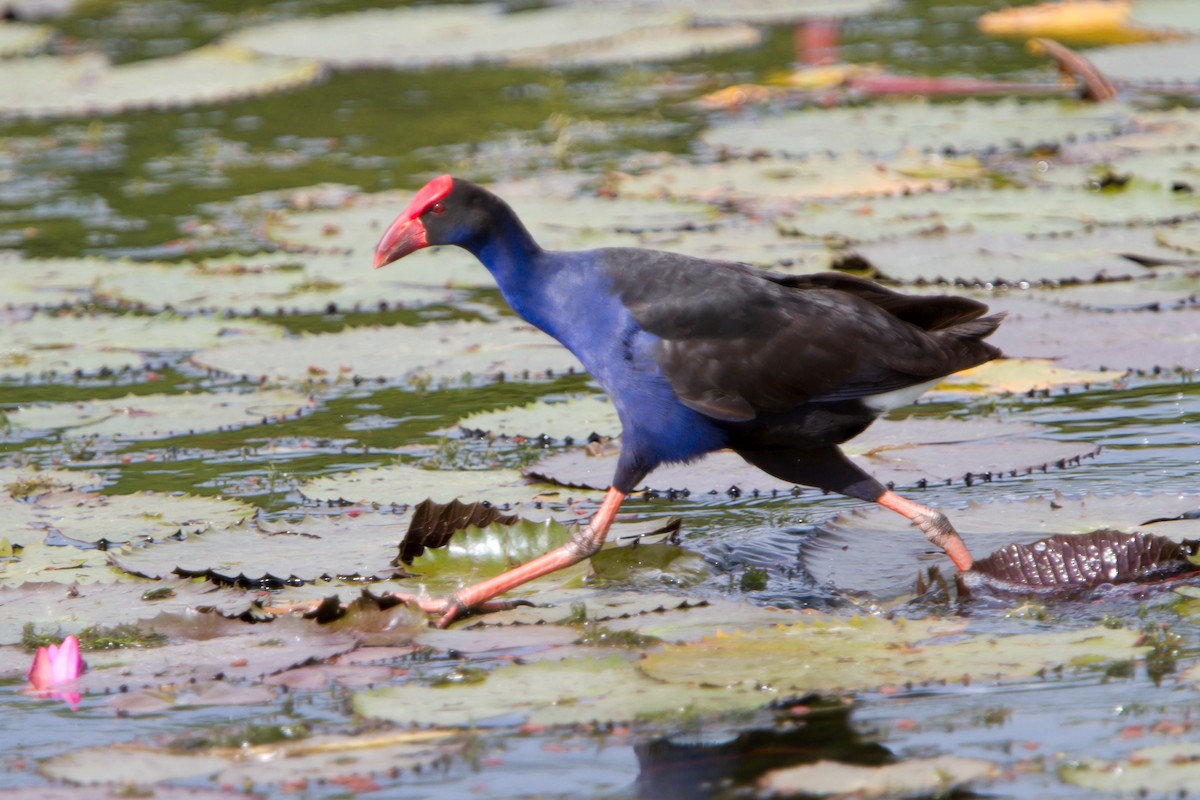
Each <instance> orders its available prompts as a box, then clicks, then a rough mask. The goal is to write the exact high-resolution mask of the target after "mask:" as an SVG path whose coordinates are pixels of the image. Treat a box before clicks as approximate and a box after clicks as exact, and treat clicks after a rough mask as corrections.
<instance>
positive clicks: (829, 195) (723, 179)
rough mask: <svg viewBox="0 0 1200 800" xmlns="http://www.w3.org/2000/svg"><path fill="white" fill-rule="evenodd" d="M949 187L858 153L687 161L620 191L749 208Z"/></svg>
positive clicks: (626, 180) (625, 181)
mask: <svg viewBox="0 0 1200 800" xmlns="http://www.w3.org/2000/svg"><path fill="white" fill-rule="evenodd" d="M944 188H946V183H945V181H941V180H937V179H926V178H910V177H907V176H905V175H902V174H900V173H899V172H897V171H895V170H893V169H891V168H889V167H887V166H884V165H880V164H878V163H876V162H875V161H872V160H868V159H865V158H863V157H862V156H858V155H844V156H841V157H829V156H819V157H818V156H814V157H812V158H808V159H805V160H790V159H778V158H775V159H773V158H765V159H759V160H754V161H747V160H738V161H725V162H721V163H718V164H703V165H698V164H691V163H688V162H684V161H682V160H680V161H678V162H676V163H673V164H668V165H665V166H661V167H659V168H658V169H655V170H654V171H653V172H648V173H646V174H644V175H638V176H624V177H622V178H621V180H620V182H619V183H618V184H617V189H618V191H619V192H620V194H621V195H624V196H630V197H672V198H676V199H680V200H692V201H702V202H706V203H717V204H736V205H739V206H744V207H749V208H760V207H772V206H776V207H778V206H782V207H789V206H790V207H796V206H798V205H799V204H802V203H807V202H812V201H816V200H831V199H838V198H846V197H870V196H878V195H893V194H904V193H910V192H923V191H930V190H935V189H944Z"/></svg>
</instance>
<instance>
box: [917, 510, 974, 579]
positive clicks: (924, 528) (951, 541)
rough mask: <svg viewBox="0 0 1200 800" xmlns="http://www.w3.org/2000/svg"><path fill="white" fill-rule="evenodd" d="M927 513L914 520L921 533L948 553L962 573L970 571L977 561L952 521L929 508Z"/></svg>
mask: <svg viewBox="0 0 1200 800" xmlns="http://www.w3.org/2000/svg"><path fill="white" fill-rule="evenodd" d="M925 511H926V512H927V513H921V514H918V515H917V516H915V517H913V518H912V521H913V522H914V523H915V524H916V525H918V526H919V527H920V528H921V533H923V534H925V538H926V539H928V540H929V541H930V542H932V543H933V544H935V545H937V546H938V547H940V548H942V550H944V551H945V552H946V555H947V556H949V558H950V560H951V561H953V562H954V566H955V567H957V568H958V569H959V571H960V572H966V571H967V570H969V569H970V568H971V566H972V565H973V564H974V563H975V559H974V558H972V557H971V553H970V551H968V550H967V545H966V544H965V543H964V542H963V540H962V537H961V536H959V535H958V531H956V530H954V526H953V525H951V524H950V519H949V518H948V517H947V516H946V515H945V514H943V513H942V512H940V511H937V510H935V509H932V508H927V509H925Z"/></svg>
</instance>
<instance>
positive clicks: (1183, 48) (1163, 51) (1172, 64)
mask: <svg viewBox="0 0 1200 800" xmlns="http://www.w3.org/2000/svg"><path fill="white" fill-rule="evenodd" d="M1187 18H1188V17H1187V15H1186V14H1184V15H1181V16H1180V17H1179V19H1180V20H1183V19H1187ZM1087 55H1088V59H1089V60H1090V61H1091V62H1092V63H1093V64H1094V65H1095V66H1096V69H1098V70H1100V72H1102V73H1104V74H1105V75H1107V76H1108V77H1109V78H1111V79H1113V80H1116V81H1125V82H1141V83H1149V84H1167V85H1169V84H1172V83H1191V84H1195V83H1200V39H1194V38H1192V39H1180V40H1179V41H1173V42H1147V43H1146V44H1132V45H1122V46H1120V47H1104V48H1101V49H1099V50H1089V51H1088V54H1087Z"/></svg>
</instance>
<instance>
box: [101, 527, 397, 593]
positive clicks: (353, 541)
mask: <svg viewBox="0 0 1200 800" xmlns="http://www.w3.org/2000/svg"><path fill="white" fill-rule="evenodd" d="M405 527H406V520H405V519H403V518H400V517H398V516H397V515H392V514H354V515H346V514H342V515H337V516H320V517H305V518H303V519H300V520H297V521H294V522H293V521H275V522H270V523H265V522H264V523H261V524H260V525H250V524H243V525H226V526H223V527H214V528H211V529H209V530H206V531H201V532H198V533H196V534H193V535H191V536H188V537H187V538H185V539H182V540H180V539H168V540H166V541H162V542H159V543H157V544H153V545H138V546H130V547H125V548H122V549H121V550H118V551H116V552H114V553H113V554H112V560H113V563H114V564H115V565H116V566H118V567H120V568H121V569H123V570H126V571H127V572H130V573H133V574H135V575H140V576H145V577H149V578H167V577H170V576H171V575H173V574H182V575H187V576H212V577H217V578H219V579H223V581H224V580H228V581H238V580H243V581H245V582H248V583H250V584H258V583H260V582H263V583H266V584H268V585H269V584H278V583H284V582H289V581H296V580H301V581H309V582H311V581H318V580H321V579H325V580H332V579H337V578H342V579H359V578H375V577H387V578H390V577H392V576H393V574H394V572H395V571H394V570H393V569H392V568H391V565H392V562H393V561H394V560H395V558H396V555H397V553H398V552H399V542H400V539H401V538H403V536H404V529H405Z"/></svg>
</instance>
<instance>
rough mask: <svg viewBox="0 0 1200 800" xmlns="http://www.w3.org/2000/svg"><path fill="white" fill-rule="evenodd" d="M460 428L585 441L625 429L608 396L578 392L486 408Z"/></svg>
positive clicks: (508, 434) (468, 417)
mask: <svg viewBox="0 0 1200 800" xmlns="http://www.w3.org/2000/svg"><path fill="white" fill-rule="evenodd" d="M454 426H455V427H456V428H461V429H464V430H469V431H476V430H479V431H486V432H487V433H489V434H495V435H502V434H503V435H507V436H525V437H527V438H533V437H537V436H541V435H543V434H545V435H546V436H550V437H552V438H554V439H565V438H567V437H573V438H575V439H576V440H577V441H583V440H585V439H586V438H587V437H588V436H589V435H590V434H592V433H600V434H602V435H604V436H615V435H616V434H618V433H620V431H621V422H620V420H619V419H617V410H616V408H615V407H613V404H612V401H610V400H609V399H608V398H607V397H606V396H604V395H598V394H584V395H574V396H572V397H568V398H566V399H563V400H539V401H536V402H533V403H529V404H528V405H524V406H511V407H509V408H501V409H498V410H496V411H482V412H479V413H476V414H471V415H470V416H467V417H463V418H462V419H460V420H459V421H458V422H456V423H454Z"/></svg>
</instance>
